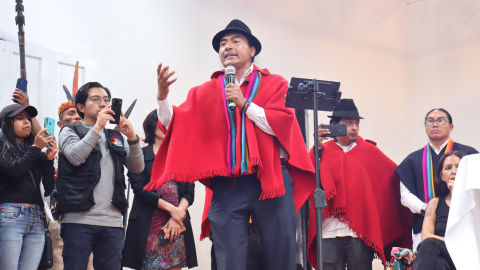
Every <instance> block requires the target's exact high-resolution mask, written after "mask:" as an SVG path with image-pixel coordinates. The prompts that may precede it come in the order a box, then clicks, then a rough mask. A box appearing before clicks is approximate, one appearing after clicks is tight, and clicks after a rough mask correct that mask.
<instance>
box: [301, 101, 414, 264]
mask: <svg viewBox="0 0 480 270" xmlns="http://www.w3.org/2000/svg"><path fill="white" fill-rule="evenodd" d="M329 117H330V118H331V120H330V124H346V125H347V136H344V137H337V138H336V139H335V140H331V141H328V142H326V143H323V139H324V138H323V137H321V136H323V135H327V134H329V132H328V129H319V133H318V136H319V137H318V141H319V142H318V145H319V147H320V149H319V151H322V152H321V162H320V179H321V182H322V187H323V189H324V191H325V196H326V201H327V204H328V206H327V207H326V208H325V209H324V210H323V216H324V219H323V222H322V237H323V239H322V245H323V246H322V253H323V254H322V256H323V262H324V263H323V266H324V270H340V269H341V270H345V267H346V266H347V265H348V269H349V270H352V269H354V270H371V269H372V260H373V258H374V255H375V254H376V255H377V257H378V258H379V259H381V260H382V262H383V264H384V265H386V259H387V258H389V257H390V251H391V248H392V246H398V247H410V243H411V237H410V234H409V227H410V225H411V220H410V217H409V215H410V214H409V212H408V209H406V208H404V207H403V206H402V205H401V204H400V201H399V199H400V189H399V187H398V185H399V183H400V180H399V179H398V177H397V176H396V175H395V173H394V170H395V167H396V164H395V163H394V162H393V161H392V160H390V159H389V158H388V157H387V156H386V155H385V154H383V153H382V152H381V151H380V150H379V149H378V148H377V147H376V143H375V142H373V141H370V140H364V139H363V138H362V137H360V136H358V132H359V130H360V119H363V118H362V117H360V115H359V113H358V110H357V107H356V106H355V104H354V102H353V100H352V99H342V100H341V101H340V104H339V105H338V106H337V107H336V108H335V109H334V111H333V114H332V116H329ZM327 136H328V135H327ZM313 150H314V149H313V148H312V149H311V151H310V158H311V160H312V162H314V159H315V153H314V152H313ZM311 201H313V198H311ZM312 205H313V204H312ZM315 226H316V220H315V208H313V207H311V211H310V226H309V235H308V236H309V237H308V238H309V241H308V243H309V250H308V259H309V261H310V263H311V264H312V265H316V263H317V257H316V246H315V237H316V231H315ZM405 232H406V233H405ZM404 233H405V234H404ZM403 236H406V237H403Z"/></svg>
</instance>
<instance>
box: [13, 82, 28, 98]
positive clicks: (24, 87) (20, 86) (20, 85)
mask: <svg viewBox="0 0 480 270" xmlns="http://www.w3.org/2000/svg"><path fill="white" fill-rule="evenodd" d="M27 84H28V81H27V80H25V79H23V78H18V80H17V86H15V88H18V89H20V90H22V91H23V92H24V93H26V92H27ZM15 102H16V101H15Z"/></svg>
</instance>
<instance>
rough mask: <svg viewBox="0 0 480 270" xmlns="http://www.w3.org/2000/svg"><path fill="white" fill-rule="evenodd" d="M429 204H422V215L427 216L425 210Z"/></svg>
mask: <svg viewBox="0 0 480 270" xmlns="http://www.w3.org/2000/svg"><path fill="white" fill-rule="evenodd" d="M427 206H428V205H427V204H424V205H423V206H422V210H420V214H421V215H422V216H425V210H427Z"/></svg>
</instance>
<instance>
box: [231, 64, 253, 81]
mask: <svg viewBox="0 0 480 270" xmlns="http://www.w3.org/2000/svg"><path fill="white" fill-rule="evenodd" d="M252 71H253V63H252V64H251V65H250V67H249V68H248V69H247V70H246V71H245V73H243V76H242V78H241V79H240V82H238V81H237V79H235V84H236V85H242V83H243V82H244V81H245V80H246V79H247V77H248V75H250V73H252Z"/></svg>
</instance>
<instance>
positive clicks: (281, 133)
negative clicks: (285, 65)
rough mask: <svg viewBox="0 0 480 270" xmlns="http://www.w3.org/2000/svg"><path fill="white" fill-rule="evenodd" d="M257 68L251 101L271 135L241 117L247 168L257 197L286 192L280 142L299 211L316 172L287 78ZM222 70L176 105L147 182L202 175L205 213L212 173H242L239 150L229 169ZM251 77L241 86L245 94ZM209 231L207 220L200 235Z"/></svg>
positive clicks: (155, 184) (152, 186) (237, 116)
mask: <svg viewBox="0 0 480 270" xmlns="http://www.w3.org/2000/svg"><path fill="white" fill-rule="evenodd" d="M257 70H258V71H260V73H261V75H262V78H261V84H260V89H259V90H258V94H257V96H256V97H255V99H254V103H255V104H256V105H258V106H260V107H262V108H263V109H264V110H265V115H266V118H267V119H268V124H269V125H270V127H271V128H272V130H273V132H274V133H275V136H271V135H269V134H267V133H265V132H263V131H262V130H261V129H259V128H258V127H256V126H255V124H254V123H253V122H252V121H251V120H250V119H249V118H246V119H245V130H246V136H247V140H248V150H249V155H250V168H251V169H252V170H253V171H255V172H256V174H257V177H258V179H259V180H260V183H261V187H262V194H261V196H260V199H261V200H263V199H270V198H275V197H279V196H282V195H284V194H285V188H284V186H283V175H282V167H281V162H280V150H279V144H281V145H282V146H283V148H284V149H285V150H286V152H287V153H288V155H289V160H288V170H289V173H290V175H291V177H292V179H293V183H294V185H295V191H294V199H295V206H296V209H297V210H298V209H299V208H300V207H301V206H302V204H303V203H304V202H305V200H306V199H307V198H308V195H309V194H310V193H312V191H313V190H314V188H315V175H314V174H315V172H314V168H313V166H312V163H311V161H310V159H309V157H308V152H307V149H306V147H305V143H304V141H303V137H302V134H301V132H300V128H299V126H298V122H297V120H296V118H295V112H294V110H293V109H290V108H286V107H285V95H286V94H287V90H288V89H287V81H286V80H285V79H284V78H283V77H281V76H279V75H275V74H270V72H269V71H268V70H267V69H259V68H258V67H257V66H254V69H253V72H255V71H257ZM221 74H223V71H217V72H215V73H213V75H212V77H211V80H210V81H208V82H206V83H204V84H202V85H200V86H197V87H194V88H192V89H191V90H190V91H189V93H188V97H187V99H186V101H185V102H184V103H183V104H182V105H180V106H178V107H174V112H173V116H172V120H171V121H170V125H169V127H168V130H167V133H166V135H165V138H164V140H163V143H162V145H161V146H160V149H159V151H158V153H157V156H156V158H155V163H154V166H153V169H152V180H151V182H150V184H149V185H147V186H146V187H145V189H146V190H155V189H158V188H160V187H161V186H162V185H163V184H164V183H166V182H168V181H170V180H175V181H179V182H194V181H197V180H200V181H201V182H202V183H203V184H204V185H205V186H206V187H207V196H206V204H205V211H206V212H207V213H208V209H209V206H210V200H211V192H212V188H213V186H214V181H213V178H215V177H217V176H226V177H237V176H239V175H240V164H241V151H237V153H236V161H237V162H236V164H237V165H236V166H235V168H234V170H233V173H229V170H228V164H227V147H228V125H227V119H226V115H225V109H224V108H225V105H224V101H223V97H222V95H224V93H223V91H224V89H222V87H221V76H220V75H221ZM248 82H249V78H247V80H246V81H245V82H244V83H243V84H242V85H241V87H240V88H241V90H242V92H243V94H244V95H245V93H246V91H247V86H248ZM240 111H241V110H240V109H239V108H237V109H236V110H235V121H236V123H237V127H240V126H242V125H241V123H240V121H241V115H240ZM235 142H236V148H237V149H241V145H240V142H241V130H240V129H238V130H237V134H236V140H235ZM208 232H209V224H208V220H206V222H204V224H203V225H202V235H201V237H202V238H203V237H205V236H206V235H208Z"/></svg>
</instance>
